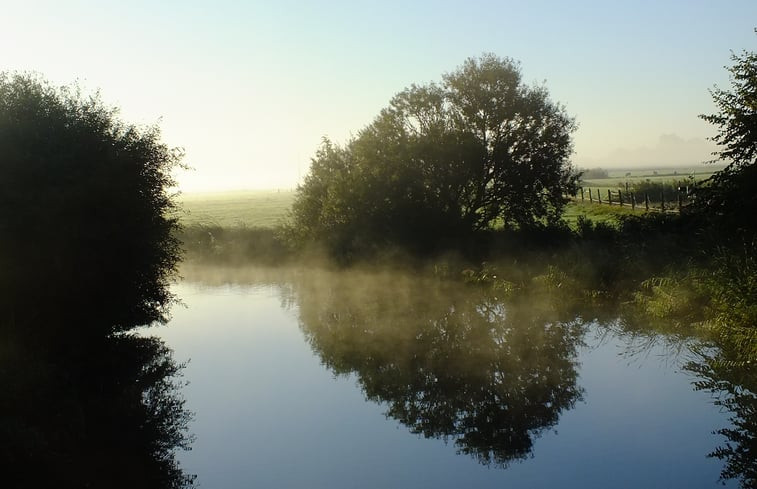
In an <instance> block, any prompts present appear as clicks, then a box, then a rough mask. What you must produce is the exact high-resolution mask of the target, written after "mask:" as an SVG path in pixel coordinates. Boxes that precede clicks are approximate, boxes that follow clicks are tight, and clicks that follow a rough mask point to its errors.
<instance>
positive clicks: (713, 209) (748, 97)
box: [692, 29, 757, 236]
mask: <svg viewBox="0 0 757 489" xmlns="http://www.w3.org/2000/svg"><path fill="white" fill-rule="evenodd" d="M755 32H757V29H756V30H755ZM731 59H732V60H733V62H734V65H733V66H731V67H728V68H727V69H728V71H729V72H730V79H731V90H730V91H729V90H723V89H720V88H718V87H715V88H714V89H713V90H711V92H710V93H711V94H712V98H713V101H714V102H715V105H716V107H717V108H718V113H716V114H711V115H701V116H700V117H701V118H702V119H704V120H706V121H707V122H709V123H711V124H713V125H715V126H716V127H717V128H718V133H717V135H716V136H714V137H713V138H712V140H713V141H715V142H716V143H717V144H718V145H720V147H721V149H720V150H718V151H716V152H715V153H714V156H716V157H717V158H719V159H722V160H724V161H727V162H728V166H727V167H726V168H725V169H723V170H721V171H719V172H717V173H715V174H714V175H713V176H712V178H710V179H709V181H708V182H707V184H706V185H705V186H704V187H703V188H701V189H699V191H698V192H697V202H696V205H695V206H694V207H693V209H692V210H694V211H695V212H699V213H700V214H702V215H704V216H705V217H706V218H707V219H708V220H709V221H710V223H711V224H712V225H714V226H715V227H717V228H720V230H723V229H726V228H727V229H728V230H729V231H736V232H738V233H739V234H744V233H746V234H751V235H752V236H754V235H755V233H756V232H757V227H756V226H755V225H754V215H755V213H756V212H757V53H755V52H747V51H743V52H742V53H741V54H740V55H737V54H732V55H731Z"/></svg>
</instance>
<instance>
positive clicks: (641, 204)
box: [576, 185, 689, 212]
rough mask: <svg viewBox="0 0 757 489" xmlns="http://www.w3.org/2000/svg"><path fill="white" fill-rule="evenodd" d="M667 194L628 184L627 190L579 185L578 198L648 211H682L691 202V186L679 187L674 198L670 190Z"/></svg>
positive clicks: (582, 200) (584, 200)
mask: <svg viewBox="0 0 757 489" xmlns="http://www.w3.org/2000/svg"><path fill="white" fill-rule="evenodd" d="M605 192H606V193H605ZM603 193H604V199H603V195H602V194H603ZM667 194H668V196H667V197H666V192H665V191H660V192H659V193H657V192H655V193H650V192H635V191H633V190H630V189H629V188H628V185H626V191H625V192H624V191H623V190H621V189H618V190H611V189H606V190H605V189H598V188H594V189H592V188H584V187H579V189H578V194H577V195H576V200H578V199H580V200H581V202H587V201H588V202H590V203H597V204H606V205H617V206H620V207H623V206H628V207H631V209H634V210H635V209H636V208H637V207H638V208H639V209H641V208H643V209H644V210H646V211H647V212H649V211H658V212H680V211H681V209H682V208H683V207H685V206H686V204H688V203H689V187H678V189H677V190H676V192H675V195H674V196H673V197H672V198H671V195H670V193H669V192H667Z"/></svg>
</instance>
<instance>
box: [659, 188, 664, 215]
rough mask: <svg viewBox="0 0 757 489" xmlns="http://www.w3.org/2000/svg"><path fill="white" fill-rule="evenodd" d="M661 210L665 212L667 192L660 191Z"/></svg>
mask: <svg viewBox="0 0 757 489" xmlns="http://www.w3.org/2000/svg"><path fill="white" fill-rule="evenodd" d="M660 210H661V211H662V212H665V192H660Z"/></svg>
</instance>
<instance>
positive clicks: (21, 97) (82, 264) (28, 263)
mask: <svg viewBox="0 0 757 489" xmlns="http://www.w3.org/2000/svg"><path fill="white" fill-rule="evenodd" d="M181 156H182V154H181V151H179V150H176V149H170V148H168V147H166V146H165V145H164V144H163V143H162V142H161V141H160V133H159V130H158V129H157V127H149V128H144V129H143V128H139V127H136V126H134V125H130V124H126V123H124V122H122V121H121V120H120V119H119V118H118V112H117V110H116V109H113V108H109V107H106V106H105V105H104V104H103V103H102V102H101V100H100V99H99V97H98V96H93V97H85V96H83V95H82V94H81V92H80V91H79V90H78V89H76V88H54V87H52V86H50V84H48V83H47V82H45V81H43V80H41V79H40V78H38V77H36V76H33V75H20V74H13V75H11V74H0V236H2V240H0V269H2V270H3V274H2V276H1V277H0V308H2V310H3V314H4V321H3V325H4V326H5V327H8V328H10V329H13V330H16V331H24V332H26V333H29V334H38V335H39V336H40V337H42V336H45V337H47V338H53V337H56V336H58V335H57V334H55V333H54V332H55V331H56V330H61V329H62V328H64V327H65V325H66V324H69V320H70V319H72V318H78V320H79V321H78V332H79V333H81V334H87V333H89V334H95V335H97V334H102V333H105V334H107V333H110V332H113V331H124V330H128V329H130V328H133V327H135V326H138V325H144V324H149V323H151V322H153V321H162V320H165V319H166V314H167V307H168V305H169V303H170V302H171V295H170V293H169V291H168V280H169V277H170V274H171V272H173V271H174V268H175V265H176V263H177V261H178V259H179V257H180V250H179V244H178V241H177V240H176V238H175V237H174V234H173V233H174V231H175V230H176V229H177V227H178V223H177V221H176V219H174V218H172V217H169V215H171V213H172V211H173V210H174V204H173V201H172V199H171V196H170V195H169V194H168V188H169V187H170V186H171V185H172V184H173V180H172V178H171V176H170V170H171V169H172V168H173V167H174V166H176V165H178V164H179V162H180V158H181ZM106 284H107V285H106ZM40 304H44V307H42V308H41V307H40V306H39V305H40ZM42 330H44V332H43V331H42ZM35 331H36V332H37V333H35ZM67 333H70V331H68V332H67Z"/></svg>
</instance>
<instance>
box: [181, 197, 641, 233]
mask: <svg viewBox="0 0 757 489" xmlns="http://www.w3.org/2000/svg"><path fill="white" fill-rule="evenodd" d="M615 188H617V187H615ZM615 188H614V189H615ZM294 196H295V192H294V191H275V190H251V191H234V192H215V193H188V194H183V195H181V196H180V197H179V199H178V201H179V204H180V206H181V208H182V211H181V213H180V218H181V222H182V224H184V225H185V226H197V225H201V226H220V227H224V228H235V227H247V228H272V227H275V226H276V225H277V224H280V223H281V222H282V221H283V220H284V219H285V218H286V216H287V213H288V212H289V209H290V207H291V205H292V202H293V201H294ZM641 213H643V210H639V209H637V210H636V211H632V210H631V208H630V207H629V206H624V207H619V206H608V205H599V204H590V203H588V202H585V203H582V202H571V203H569V204H568V206H567V208H566V209H565V216H564V219H565V221H566V222H567V223H568V224H569V225H571V226H574V225H575V223H576V220H577V219H578V216H581V215H583V216H585V217H587V218H589V219H591V220H593V221H601V222H614V217H615V216H617V215H625V214H641Z"/></svg>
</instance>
